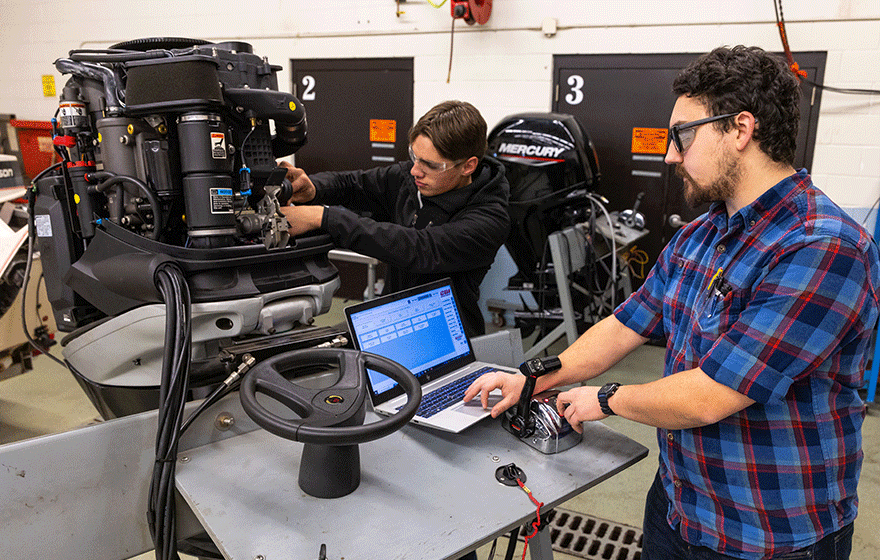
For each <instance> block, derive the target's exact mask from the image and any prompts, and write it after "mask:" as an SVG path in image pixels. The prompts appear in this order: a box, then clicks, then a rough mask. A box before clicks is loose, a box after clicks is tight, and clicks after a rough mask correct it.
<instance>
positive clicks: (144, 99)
mask: <svg viewBox="0 0 880 560" xmlns="http://www.w3.org/2000/svg"><path fill="white" fill-rule="evenodd" d="M55 67H56V68H57V69H58V71H59V72H61V73H62V74H68V75H70V79H69V80H68V81H67V83H66V84H65V86H64V88H63V90H62V93H61V96H60V102H59V107H58V111H57V113H56V117H57V119H53V127H54V130H53V142H54V147H55V150H56V151H57V152H58V154H59V158H60V160H61V161H60V163H59V164H56V165H53V166H52V167H50V168H48V169H47V170H45V171H43V172H42V173H40V174H39V176H38V177H36V178H35V181H34V185H35V190H36V193H35V196H33V197H32V203H31V215H32V216H33V221H34V223H33V230H34V232H35V237H36V240H37V241H38V246H39V250H40V253H41V258H42V264H43V270H44V273H45V279H46V290H47V293H48V296H49V300H50V303H51V304H52V309H53V312H54V314H55V320H56V323H57V326H58V330H60V331H63V332H67V333H69V334H68V335H67V336H66V337H65V340H64V341H62V345H63V346H64V351H63V354H64V357H65V359H66V361H67V364H68V366H69V367H70V369H71V371H72V372H73V373H74V375H75V376H76V377H77V380H78V381H79V382H80V384H81V385H82V386H83V388H84V389H85V390H86V392H87V393H88V394H89V396H90V397H91V398H92V401H93V402H94V403H95V405H96V407H97V408H98V410H99V411H101V413H102V415H103V416H105V417H113V416H119V415H124V414H129V413H132V412H137V411H140V410H146V409H149V408H155V406H156V394H157V392H158V391H157V389H158V386H159V380H160V371H161V370H162V361H163V356H164V355H165V347H166V345H167V342H168V341H167V340H165V338H164V337H163V325H164V324H165V318H166V310H165V305H164V304H163V298H162V297H161V294H160V293H159V289H157V283H156V279H157V271H159V270H160V269H163V268H167V267H172V268H174V269H175V270H177V271H179V273H180V275H181V276H182V277H184V278H185V280H186V283H187V284H188V288H189V292H190V294H191V301H192V341H191V342H192V344H191V352H192V364H193V371H192V377H193V379H192V382H191V386H192V387H198V386H200V385H208V384H210V383H212V382H214V381H216V379H217V378H219V379H223V378H224V377H225V376H226V375H227V374H228V373H229V370H230V368H234V367H235V366H236V365H237V363H236V362H237V361H238V357H239V356H240V355H242V354H243V353H244V352H245V350H244V348H247V352H248V353H250V354H251V355H254V353H257V354H259V353H261V352H267V349H268V348H276V350H283V349H290V348H291V347H290V346H287V345H285V344H283V343H279V342H278V336H280V335H281V334H282V333H285V332H287V331H291V330H292V329H294V327H298V326H305V325H308V324H309V323H311V321H312V318H313V317H314V316H315V315H318V314H320V313H325V312H327V311H328V310H329V308H330V304H331V302H332V296H333V293H334V292H335V291H336V289H337V288H338V286H339V278H338V272H337V270H336V269H335V268H334V266H333V265H332V264H331V263H330V261H329V260H328V257H327V253H328V251H330V250H331V249H332V248H333V244H332V241H331V239H330V237H329V235H327V234H325V233H322V232H315V233H313V234H307V235H305V236H302V237H298V238H296V239H293V240H291V239H289V235H288V232H287V229H288V223H287V220H286V219H285V218H284V216H283V215H282V214H281V212H280V210H279V208H280V203H279V201H280V200H286V199H287V198H288V197H289V191H290V183H289V182H287V181H286V179H285V169H284V168H281V167H279V166H277V164H276V158H279V157H283V156H287V155H289V154H292V153H294V152H295V151H296V150H298V149H299V148H300V147H301V146H302V145H303V144H305V142H306V137H307V128H306V116H305V112H304V110H303V107H302V104H301V103H300V102H299V100H298V99H297V98H295V97H294V96H293V95H291V94H289V93H285V92H281V91H278V80H277V76H276V73H277V71H278V70H280V69H281V67H280V66H273V65H271V64H269V62H268V61H267V60H266V59H265V58H264V57H260V56H257V55H255V54H253V51H252V48H251V46H250V45H249V44H247V43H241V42H226V43H207V42H205V41H200V40H193V39H178V38H148V39H137V40H134V41H128V42H125V43H120V44H117V45H114V46H113V47H111V48H109V49H99V50H91V49H90V50H82V49H81V50H74V51H71V52H70V53H69V56H68V57H66V58H61V59H59V60H57V61H56V62H55ZM271 124H274V128H273V127H272V126H270V125H271ZM238 348H241V349H242V350H240V351H239V350H237V349H238ZM188 349H189V347H188ZM144 395H146V396H144Z"/></svg>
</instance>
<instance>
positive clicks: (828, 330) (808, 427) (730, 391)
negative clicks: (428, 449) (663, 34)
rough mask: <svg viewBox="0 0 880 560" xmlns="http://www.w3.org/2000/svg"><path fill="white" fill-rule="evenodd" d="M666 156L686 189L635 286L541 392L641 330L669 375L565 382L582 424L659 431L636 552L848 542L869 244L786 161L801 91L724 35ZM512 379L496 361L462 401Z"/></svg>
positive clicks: (784, 549)
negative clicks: (677, 214) (689, 212)
mask: <svg viewBox="0 0 880 560" xmlns="http://www.w3.org/2000/svg"><path fill="white" fill-rule="evenodd" d="M673 91H674V92H675V93H676V94H677V95H678V96H679V97H678V100H677V101H676V104H675V107H674V108H673V111H672V116H671V118H670V125H671V128H670V131H669V134H670V142H669V148H668V151H667V154H666V162H667V163H670V164H676V173H677V174H678V175H679V176H680V177H682V179H683V180H684V194H685V197H686V199H687V201H688V202H689V203H690V204H691V205H693V206H697V205H700V204H703V203H707V202H709V203H711V205H710V209H709V211H708V213H706V214H704V215H702V216H700V217H699V218H698V219H696V220H694V221H693V222H691V223H689V224H687V225H686V226H684V227H683V228H681V229H680V230H679V231H678V232H677V234H676V235H675V237H674V238H673V239H672V240H671V241H670V243H669V245H668V246H667V247H666V248H665V249H664V251H663V253H662V254H661V255H660V257H659V259H658V261H657V264H656V265H655V266H654V268H653V269H652V271H651V274H650V275H649V276H648V278H647V279H646V281H645V283H644V285H643V286H642V287H641V288H640V289H639V290H638V291H637V292H636V293H634V294H633V295H632V297H630V298H629V299H628V300H627V301H626V302H624V303H623V304H621V305H620V306H619V307H618V308H617V309H616V310H615V312H614V315H612V316H611V317H608V318H606V319H604V320H602V321H601V322H599V323H597V324H596V325H594V326H593V327H592V328H590V329H589V330H588V331H587V332H586V333H584V334H583V335H582V336H581V337H580V338H579V339H578V340H577V341H576V342H575V343H574V344H573V345H572V346H571V347H570V348H568V349H567V350H566V351H565V352H563V353H562V354H561V355H560V359H561V361H562V368H561V369H559V370H558V371H557V372H555V373H552V374H548V375H545V376H543V377H540V378H538V383H537V387H536V389H535V390H536V392H538V391H544V390H547V389H550V388H551V387H555V386H560V385H568V384H572V383H576V382H580V381H583V380H586V379H591V378H593V377H596V376H598V375H600V374H601V373H602V372H604V371H605V370H607V369H608V368H610V367H611V366H612V365H614V364H615V363H617V362H618V361H619V360H620V359H621V358H623V357H624V356H625V355H627V354H628V353H629V352H631V351H632V350H634V349H635V348H636V347H638V346H639V345H641V344H643V343H645V342H646V341H647V340H649V339H665V341H666V348H667V351H666V360H665V371H664V374H663V377H662V378H661V379H659V380H657V381H653V382H651V383H646V384H643V385H623V386H621V385H619V384H617V383H608V384H606V385H604V386H603V387H601V388H597V387H577V388H574V389H571V390H568V391H565V392H563V393H561V394H560V395H559V397H558V400H557V403H558V406H559V411H560V414H564V415H565V417H566V418H567V419H568V421H569V422H571V424H572V426H574V428H575V429H576V430H580V429H581V423H582V422H586V421H594V420H601V419H603V418H606V417H607V416H608V415H610V414H618V415H620V416H622V417H625V418H628V419H630V420H635V421H637V422H642V423H644V424H649V425H652V426H656V427H657V434H658V442H659V445H660V453H659V459H660V465H659V469H658V472H657V477H656V478H655V481H654V484H653V486H652V487H651V489H650V491H649V492H648V498H647V501H646V507H645V526H644V540H643V555H642V558H643V560H657V559H676V560H677V559H698V558H699V559H722V558H742V559H750V560H751V559H763V558H785V559H794V558H798V559H800V558H804V559H806V558H810V559H816V560H819V559H835V560H837V559H845V558H849V554H850V549H851V546H852V531H853V520H854V519H855V517H856V510H857V506H858V498H857V494H856V486H857V484H858V478H859V472H860V468H861V463H862V442H861V425H862V421H863V419H864V416H865V406H864V403H863V402H862V400H861V399H860V397H859V395H858V393H857V390H858V388H859V387H860V386H861V384H862V378H863V374H864V371H865V366H866V360H867V355H868V352H869V348H870V341H871V335H872V332H873V330H874V327H875V324H876V322H877V316H878V307H880V305H878V294H877V287H878V283H880V262H878V251H877V247H876V245H875V243H874V241H873V240H872V239H871V237H870V236H869V235H868V234H867V233H866V232H865V230H864V229H863V228H862V227H860V226H859V225H858V224H857V223H856V222H854V221H853V220H852V219H851V218H849V217H848V216H847V215H846V213H845V212H844V211H843V210H841V209H840V208H839V207H838V206H837V205H835V204H834V203H833V202H832V201H831V200H830V199H829V198H828V197H827V196H826V195H825V194H824V193H822V192H821V191H820V190H819V189H817V188H816V187H815V186H814V185H813V183H812V181H811V179H810V176H809V175H808V174H807V172H806V170H800V171H795V169H794V167H793V161H794V152H795V141H796V138H797V125H798V120H799V112H798V103H799V88H798V83H797V79H796V77H795V75H794V73H793V72H792V70H791V69H789V68H788V66H787V65H786V64H785V63H784V62H783V61H781V60H779V59H778V58H776V57H773V56H771V55H768V54H767V53H765V52H764V51H763V50H761V49H758V48H746V47H742V46H740V47H734V48H732V49H730V48H718V49H715V50H714V51H712V52H711V53H708V54H706V55H703V56H702V57H700V58H698V59H697V60H696V61H694V62H693V63H691V65H689V66H688V67H687V68H686V69H684V70H683V71H682V72H681V74H680V75H679V76H678V77H677V78H676V80H675V83H674V85H673ZM523 379H524V378H523V377H522V376H513V375H504V374H499V373H493V374H488V375H487V376H484V377H482V378H480V379H478V380H477V381H476V382H475V383H474V384H473V385H472V386H471V387H470V389H469V390H468V392H467V393H466V394H465V400H470V399H471V398H473V397H475V396H476V395H477V394H480V395H481V398H482V399H483V403H484V405H485V403H486V398H487V394H488V391H490V390H491V389H494V388H496V387H497V388H501V389H502V392H503V394H504V399H503V400H502V401H501V402H499V403H498V404H497V405H496V406H495V407H494V408H493V410H492V414H493V416H497V415H499V414H500V413H501V412H502V411H503V410H505V409H506V408H508V407H510V406H511V405H513V404H514V403H516V401H517V399H518V397H519V393H520V390H521V387H522V385H523Z"/></svg>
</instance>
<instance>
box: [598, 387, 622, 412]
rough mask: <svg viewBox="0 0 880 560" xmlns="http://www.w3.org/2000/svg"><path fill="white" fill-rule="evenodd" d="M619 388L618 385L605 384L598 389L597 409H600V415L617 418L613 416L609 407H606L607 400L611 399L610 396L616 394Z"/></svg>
mask: <svg viewBox="0 0 880 560" xmlns="http://www.w3.org/2000/svg"><path fill="white" fill-rule="evenodd" d="M618 387H620V383H606V384H605V385H602V388H601V389H599V394H598V395H597V396H598V397H599V408H601V409H602V414H607V415H608V416H617V415H616V414H614V411H613V410H611V407H610V406H608V399H610V398H611V395H613V394H614V393H616V392H617V388H618Z"/></svg>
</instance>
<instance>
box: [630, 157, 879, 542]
mask: <svg viewBox="0 0 880 560" xmlns="http://www.w3.org/2000/svg"><path fill="white" fill-rule="evenodd" d="M716 276H717V277H716ZM713 277H714V278H715V280H714V282H713V281H712V279H713ZM878 281H880V263H878V251H877V247H876V245H875V243H874V241H873V240H872V239H871V237H870V236H869V235H868V234H867V233H866V232H865V230H864V229H863V228H862V227H861V226H859V225H858V224H857V223H856V222H854V221H853V220H852V219H851V218H849V217H848V216H847V215H846V214H845V213H844V212H843V211H842V210H841V209H840V208H839V207H838V206H836V205H835V204H834V203H833V202H831V200H830V199H829V198H828V197H827V196H826V195H825V194H823V193H822V192H821V191H820V190H818V189H817V188H815V187H814V186H813V184H812V181H811V180H810V177H809V175H808V174H807V172H806V170H800V171H799V172H798V173H796V174H795V175H792V176H791V177H789V178H787V179H785V180H783V181H781V182H780V183H779V184H777V185H775V186H774V187H773V188H772V189H770V190H768V191H767V192H766V193H764V194H763V195H762V196H761V197H760V198H758V200H756V201H755V202H754V203H752V204H751V205H749V206H747V207H745V208H742V209H741V210H740V211H738V212H737V213H736V214H734V215H733V216H731V217H730V218H729V219H728V216H727V212H726V210H725V207H724V205H723V204H721V203H716V204H714V205H713V206H712V207H711V208H710V210H709V212H708V213H707V214H705V215H703V216H701V217H700V218H699V219H697V220H695V221H693V222H691V223H690V224H687V225H686V226H684V227H682V228H681V229H680V230H679V231H678V232H677V234H676V236H675V237H674V238H673V239H672V240H671V242H670V243H669V245H668V246H667V247H666V248H665V249H664V251H663V252H662V254H661V256H660V258H659V259H658V261H657V264H656V265H655V266H654V268H653V269H652V271H651V274H650V275H649V276H648V278H647V279H646V281H645V283H644V285H643V286H642V287H641V288H640V289H639V290H638V291H637V292H636V293H634V294H633V295H632V297H631V298H630V299H629V300H627V301H626V302H624V303H623V304H621V305H620V306H619V307H618V309H617V310H615V316H616V317H617V318H618V319H619V320H620V321H621V322H622V323H623V324H624V325H626V326H627V327H629V328H631V329H633V330H634V331H636V332H638V333H639V334H641V335H642V336H646V337H649V338H665V339H666V341H667V343H666V348H667V350H666V359H665V372H664V375H665V376H666V375H674V374H675V373H677V372H680V371H685V370H688V369H693V368H695V367H700V368H701V369H702V370H703V371H704V372H705V373H706V374H708V375H709V376H710V377H712V378H713V379H714V380H715V381H717V382H719V383H722V384H724V385H726V386H728V387H731V388H732V389H734V390H736V391H739V392H740V393H742V394H744V395H746V396H748V397H749V398H751V399H752V400H754V401H756V402H755V404H753V405H752V406H749V407H747V408H746V409H744V410H742V411H740V412H738V413H736V414H734V415H732V416H730V417H728V418H725V419H724V420H722V421H720V422H718V423H716V424H711V425H708V426H703V427H700V428H695V429H687V430H663V429H660V430H658V441H659V445H660V475H661V478H662V480H663V483H664V487H665V490H666V493H667V496H668V497H669V499H670V502H671V504H672V505H671V507H670V511H669V513H668V516H667V520H668V522H669V523H670V526H673V527H675V526H676V525H679V530H680V533H681V535H682V537H683V538H684V539H685V540H686V541H688V542H689V543H691V544H693V545H699V546H706V547H709V548H711V549H713V550H716V551H718V552H721V553H723V554H727V555H730V556H735V557H738V558H746V559H753V558H764V557H767V556H770V555H772V554H781V553H784V552H787V551H791V550H795V549H798V548H801V547H804V546H807V545H809V544H812V543H814V542H816V541H818V540H819V539H821V538H822V537H823V536H825V535H827V534H829V533H832V532H834V531H836V530H838V529H840V528H841V527H843V526H845V525H846V524H848V523H850V522H851V521H852V520H853V519H855V516H856V509H857V505H858V498H857V496H856V485H857V483H858V478H859V471H860V469H861V463H862V442H861V425H862V421H863V419H864V415H865V407H864V403H863V402H862V400H861V399H860V397H859V395H858V393H857V389H858V388H859V387H860V386H861V385H862V382H863V375H864V371H865V366H866V361H867V354H868V352H869V350H870V340H871V335H872V332H873V329H874V326H875V323H876V321H877V316H878V294H877V292H876V291H877V286H878ZM710 283H711V284H712V285H711V286H710Z"/></svg>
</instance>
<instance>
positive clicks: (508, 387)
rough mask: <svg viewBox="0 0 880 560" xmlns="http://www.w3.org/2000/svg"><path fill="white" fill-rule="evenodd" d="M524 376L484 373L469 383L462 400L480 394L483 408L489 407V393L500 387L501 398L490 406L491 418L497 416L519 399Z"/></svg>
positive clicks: (494, 372)
mask: <svg viewBox="0 0 880 560" xmlns="http://www.w3.org/2000/svg"><path fill="white" fill-rule="evenodd" d="M525 381H526V378H525V376H523V375H518V374H513V373H505V372H503V371H493V372H490V373H486V374H483V375H481V376H480V377H478V378H477V380H476V381H474V382H473V383H471V386H470V387H468V389H467V391H465V392H464V399H463V400H464V402H468V401H469V400H471V399H472V398H474V397H476V396H477V394H479V395H480V402H481V403H482V405H483V408H488V407H489V393H491V392H492V391H493V390H495V389H501V400H500V401H498V402H497V403H496V404H495V406H493V407H492V418H498V415H500V414H501V413H502V412H504V411H505V410H507V409H508V408H510V407H511V406H513V405H515V404H516V403H517V402H518V401H519V395H520V393H522V388H523V385H524V384H525Z"/></svg>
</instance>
